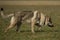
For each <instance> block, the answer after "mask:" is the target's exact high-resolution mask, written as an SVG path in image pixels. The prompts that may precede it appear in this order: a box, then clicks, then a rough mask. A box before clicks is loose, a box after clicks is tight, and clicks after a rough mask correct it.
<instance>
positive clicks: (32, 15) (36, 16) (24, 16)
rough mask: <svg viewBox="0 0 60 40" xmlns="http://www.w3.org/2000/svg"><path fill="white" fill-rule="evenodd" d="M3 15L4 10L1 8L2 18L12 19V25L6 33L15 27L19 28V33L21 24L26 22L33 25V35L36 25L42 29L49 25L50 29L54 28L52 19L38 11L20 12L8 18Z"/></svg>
mask: <svg viewBox="0 0 60 40" xmlns="http://www.w3.org/2000/svg"><path fill="white" fill-rule="evenodd" d="M3 13H4V9H3V8H1V16H2V17H3V18H8V17H11V21H10V25H9V26H8V27H7V29H6V30H5V32H7V31H8V30H9V29H11V28H12V27H15V26H17V29H16V31H18V30H19V27H20V26H21V24H22V23H24V22H25V21H26V22H29V23H30V24H31V32H32V33H35V31H34V26H35V25H36V26H38V27H41V26H43V25H48V26H49V27H53V24H52V21H51V18H50V17H48V16H46V15H44V14H43V13H41V14H40V13H39V12H38V11H37V10H36V11H19V12H15V13H12V14H9V15H6V16H5V15H4V14H3Z"/></svg>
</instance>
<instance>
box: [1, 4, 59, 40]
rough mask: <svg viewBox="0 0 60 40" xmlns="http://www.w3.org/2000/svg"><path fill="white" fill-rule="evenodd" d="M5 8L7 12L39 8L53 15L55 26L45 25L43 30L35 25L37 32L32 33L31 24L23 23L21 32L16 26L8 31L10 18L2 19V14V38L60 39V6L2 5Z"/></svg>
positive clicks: (24, 39) (11, 39)
mask: <svg viewBox="0 0 60 40" xmlns="http://www.w3.org/2000/svg"><path fill="white" fill-rule="evenodd" d="M1 7H3V8H4V10H5V11H4V12H5V14H8V13H11V12H14V11H21V10H38V11H39V12H43V13H44V14H46V15H48V16H51V17H52V21H53V23H54V27H53V28H50V27H48V26H43V27H42V29H41V31H39V30H38V27H36V26H35V32H36V33H35V34H32V33H31V28H30V25H29V24H22V26H21V27H20V30H19V32H18V33H17V32H16V31H15V29H16V27H14V28H12V29H10V30H9V31H8V32H7V33H4V30H5V29H6V27H7V26H8V25H9V21H10V18H8V19H2V17H1V15H0V40H60V6H52V5H51V6H0V8H1ZM20 31H21V32H20Z"/></svg>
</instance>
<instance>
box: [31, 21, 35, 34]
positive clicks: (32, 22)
mask: <svg viewBox="0 0 60 40" xmlns="http://www.w3.org/2000/svg"><path fill="white" fill-rule="evenodd" d="M34 25H35V20H32V21H31V31H32V33H35V32H34Z"/></svg>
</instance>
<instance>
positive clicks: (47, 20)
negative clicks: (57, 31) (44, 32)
mask: <svg viewBox="0 0 60 40" xmlns="http://www.w3.org/2000/svg"><path fill="white" fill-rule="evenodd" d="M46 24H47V25H48V26H49V27H54V25H53V23H52V20H51V17H48V16H47V17H46Z"/></svg>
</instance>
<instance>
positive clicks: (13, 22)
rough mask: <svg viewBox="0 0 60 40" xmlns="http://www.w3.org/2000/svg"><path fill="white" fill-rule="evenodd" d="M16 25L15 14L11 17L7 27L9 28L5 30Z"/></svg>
mask: <svg viewBox="0 0 60 40" xmlns="http://www.w3.org/2000/svg"><path fill="white" fill-rule="evenodd" d="M15 25H16V20H15V18H14V16H13V17H12V18H11V22H10V25H9V27H7V29H6V30H5V32H7V31H8V30H9V29H11V28H12V27H14V26H15Z"/></svg>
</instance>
